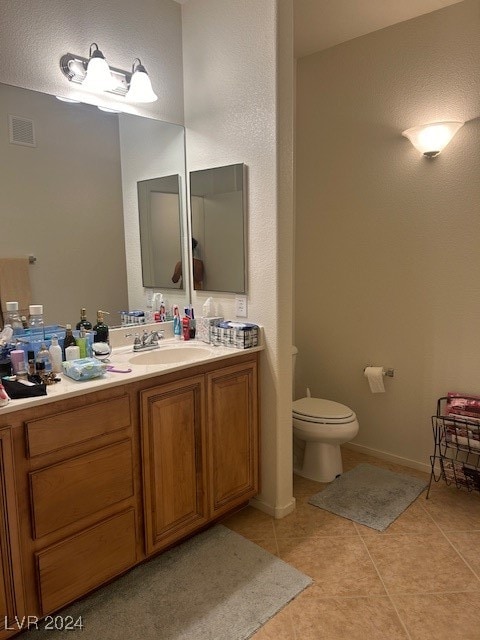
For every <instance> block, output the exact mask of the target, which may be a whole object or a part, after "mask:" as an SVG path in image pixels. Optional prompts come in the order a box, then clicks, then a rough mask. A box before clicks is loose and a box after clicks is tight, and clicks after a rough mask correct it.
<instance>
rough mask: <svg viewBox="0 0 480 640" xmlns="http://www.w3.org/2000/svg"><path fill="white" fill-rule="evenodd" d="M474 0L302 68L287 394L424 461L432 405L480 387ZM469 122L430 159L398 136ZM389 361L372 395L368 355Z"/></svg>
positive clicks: (393, 451)
mask: <svg viewBox="0 0 480 640" xmlns="http://www.w3.org/2000/svg"><path fill="white" fill-rule="evenodd" d="M479 33H480V2H479V1H478V0H465V1H464V2H462V3H459V4H456V5H454V6H452V7H449V8H446V9H443V10H441V11H437V12H434V13H431V14H428V15H425V16H422V17H420V18H417V19H414V20H411V21H408V22H404V23H402V24H399V25H396V26H393V27H390V28H388V29H384V30H382V31H378V32H376V33H373V34H371V35H368V36H364V37H362V38H358V39H356V40H353V41H351V42H349V43H346V44H343V45H339V46H337V47H334V48H332V49H329V50H326V51H324V52H320V53H317V54H314V55H312V56H308V57H306V58H303V59H301V60H299V61H298V68H297V177H296V179H297V210H296V265H295V266H296V279H295V285H296V295H295V309H296V318H295V322H296V343H297V346H298V348H299V350H300V353H299V357H298V361H297V367H298V375H297V396H299V395H300V394H303V392H304V388H305V386H306V385H309V386H310V387H311V389H312V393H313V394H315V395H317V396H320V397H325V398H330V399H332V400H337V401H340V402H343V403H345V404H347V405H349V406H351V407H352V408H353V409H354V410H355V411H356V412H357V414H358V417H359V421H360V432H359V435H358V436H357V438H356V440H355V443H356V444H357V445H359V446H360V447H364V448H365V449H364V450H373V451H379V452H384V453H386V454H388V455H390V456H397V457H398V458H400V459H403V460H404V461H406V462H407V463H409V464H412V465H422V464H427V463H428V456H429V455H430V453H431V450H432V436H431V429H430V415H431V414H432V413H433V412H434V411H435V403H436V399H437V397H439V396H441V395H444V394H446V392H448V391H460V392H469V393H480V349H479V345H480V337H479V336H480V284H479V279H478V270H479V267H480V253H479V251H478V239H479V238H480V215H479V213H480V207H479V205H480V180H479V176H480V120H478V119H476V118H478V117H479V116H480V102H479V96H480V38H479ZM447 119H460V120H465V121H470V122H467V123H466V124H465V126H464V127H463V128H462V129H461V130H460V131H459V133H458V134H457V136H456V137H455V139H454V140H453V141H452V142H451V143H450V145H449V146H448V147H447V148H446V149H445V150H444V152H443V153H442V154H441V155H440V156H439V157H438V158H436V159H435V160H427V159H425V158H423V157H421V156H420V155H419V154H418V152H417V151H416V150H415V149H414V148H413V147H412V145H411V144H410V143H409V142H408V141H407V140H406V139H405V138H403V137H402V136H401V132H402V131H403V130H404V129H407V128H408V127H411V126H414V125H418V124H423V123H425V122H431V121H436V120H447ZM368 364H372V365H384V366H386V367H394V368H395V378H394V379H392V380H390V379H387V380H386V387H387V391H386V393H385V394H376V395H373V394H371V393H370V391H369V388H368V383H367V381H366V379H365V378H364V377H363V368H364V367H365V365H368Z"/></svg>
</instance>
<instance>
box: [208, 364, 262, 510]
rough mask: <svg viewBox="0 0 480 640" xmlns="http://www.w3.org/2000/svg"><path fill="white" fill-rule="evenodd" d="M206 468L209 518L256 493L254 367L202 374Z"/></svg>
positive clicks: (256, 424) (239, 503) (255, 394)
mask: <svg viewBox="0 0 480 640" xmlns="http://www.w3.org/2000/svg"><path fill="white" fill-rule="evenodd" d="M207 389H208V403H207V425H208V452H209V460H208V467H209V469H210V479H209V498H210V514H211V517H214V518H216V517H218V516H220V515H222V514H224V513H226V512H227V511H230V510H231V509H232V508H233V507H236V506H239V505H241V504H242V503H244V502H246V501H247V500H248V499H249V498H252V497H253V496H254V495H256V494H257V493H258V405H257V402H258V400H257V365H256V362H247V363H245V364H238V365H234V366H231V367H226V368H224V369H220V370H218V371H215V372H213V373H210V374H208V377H207Z"/></svg>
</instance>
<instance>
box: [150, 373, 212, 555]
mask: <svg viewBox="0 0 480 640" xmlns="http://www.w3.org/2000/svg"><path fill="white" fill-rule="evenodd" d="M203 397H204V378H203V376H197V377H192V378H188V379H187V380H182V381H180V382H176V383H172V384H167V385H162V386H159V387H155V388H153V389H148V390H147V391H143V392H141V407H142V421H141V422H142V450H143V486H144V496H145V537H146V550H147V553H153V552H154V551H158V550H159V549H162V548H163V547H165V546H167V545H168V544H171V543H172V542H175V541H176V540H178V539H180V538H181V537H183V536H184V535H187V534H188V533H191V532H192V531H194V530H195V529H197V528H199V527H201V526H202V525H203V524H204V523H205V522H206V521H207V504H206V491H205V489H206V487H205V484H206V483H205V469H206V453H205V452H206V448H205V416H204V413H205V411H204V401H203Z"/></svg>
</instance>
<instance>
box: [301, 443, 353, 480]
mask: <svg viewBox="0 0 480 640" xmlns="http://www.w3.org/2000/svg"><path fill="white" fill-rule="evenodd" d="M294 472H295V473H296V474H297V475H299V476H302V477H303V478H308V479H309V480H315V481H316V482H332V480H335V478H336V477H337V476H339V475H341V474H342V473H343V464H342V454H341V451H340V445H339V444H327V443H325V442H307V443H306V444H305V455H304V458H303V466H302V468H301V469H294Z"/></svg>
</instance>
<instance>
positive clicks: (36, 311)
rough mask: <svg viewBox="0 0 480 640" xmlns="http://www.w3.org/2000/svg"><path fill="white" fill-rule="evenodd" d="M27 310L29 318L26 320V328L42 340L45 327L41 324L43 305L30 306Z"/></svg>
mask: <svg viewBox="0 0 480 640" xmlns="http://www.w3.org/2000/svg"><path fill="white" fill-rule="evenodd" d="M28 310H29V314H30V316H29V318H28V326H29V327H30V329H31V330H32V334H33V335H34V336H35V334H38V335H39V336H40V335H41V337H42V338H45V327H44V324H43V305H42V304H31V305H30V306H29V308H28Z"/></svg>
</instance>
